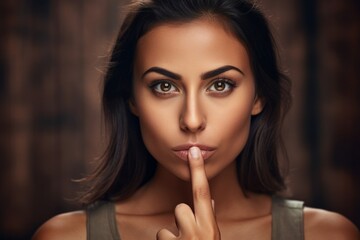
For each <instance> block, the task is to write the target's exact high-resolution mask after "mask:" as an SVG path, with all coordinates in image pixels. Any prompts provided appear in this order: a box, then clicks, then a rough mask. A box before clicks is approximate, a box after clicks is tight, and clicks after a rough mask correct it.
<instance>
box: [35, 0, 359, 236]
mask: <svg viewBox="0 0 360 240" xmlns="http://www.w3.org/2000/svg"><path fill="white" fill-rule="evenodd" d="M288 86H289V84H288V81H287V79H286V78H285V77H284V76H283V75H282V74H281V73H280V72H279V70H278V66H277V62H276V54H275V51H274V46H273V41H272V37H271V33H270V32H269V29H268V26H267V23H266V21H265V19H264V17H263V15H262V14H261V13H260V12H259V10H258V9H257V8H256V6H255V5H254V4H252V3H250V2H249V1H240V0H181V1H179V0H144V1H135V2H133V3H132V4H131V5H130V9H129V13H128V15H127V17H126V18H125V21H124V24H123V26H122V28H121V30H120V33H119V36H118V38H117V41H116V44H115V47H114V49H113V51H112V55H111V61H110V64H109V69H108V71H107V74H106V76H105V83H104V91H103V109H104V114H105V119H106V121H107V126H108V130H109V133H110V136H109V144H108V148H107V150H106V152H105V154H104V156H103V158H102V161H101V163H100V165H99V166H98V168H97V169H96V171H95V172H94V174H93V175H92V176H91V177H90V178H89V179H88V180H89V182H90V183H91V184H90V188H89V190H88V192H87V193H86V194H85V195H84V197H83V201H84V203H86V204H88V205H89V207H88V208H87V211H80V212H72V213H67V214H62V215H59V216H56V217H54V218H52V219H50V220H49V221H48V222H47V223H45V224H44V225H43V226H42V227H41V228H40V229H39V230H38V232H37V233H36V234H35V236H34V239H36V240H39V239H120V238H121V239H124V240H126V239H155V238H156V239H161V240H165V239H206V240H208V239H304V236H305V239H358V237H359V236H358V230H357V229H356V227H355V226H354V225H352V224H351V223H350V222H349V221H348V220H347V219H345V218H344V217H342V216H340V215H338V214H335V213H330V212H326V211H321V210H316V209H310V208H305V209H303V206H302V203H301V202H297V201H287V200H283V199H281V198H278V197H274V196H275V195H274V194H275V193H277V192H279V191H280V190H283V189H284V181H283V178H282V176H281V174H280V170H279V166H278V151H277V150H278V148H281V141H280V136H279V130H280V126H281V122H282V119H283V116H284V114H285V112H286V111H287V108H288V105H289V102H290V99H289V88H288Z"/></svg>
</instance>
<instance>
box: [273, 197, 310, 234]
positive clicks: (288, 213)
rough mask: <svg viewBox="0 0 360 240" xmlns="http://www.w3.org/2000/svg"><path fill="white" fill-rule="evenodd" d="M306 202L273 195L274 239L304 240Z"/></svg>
mask: <svg viewBox="0 0 360 240" xmlns="http://www.w3.org/2000/svg"><path fill="white" fill-rule="evenodd" d="M303 209H304V202H302V201H295V200H287V199H283V198H281V197H278V196H273V197H272V236H271V239H272V240H288V239H292V240H304V211H303Z"/></svg>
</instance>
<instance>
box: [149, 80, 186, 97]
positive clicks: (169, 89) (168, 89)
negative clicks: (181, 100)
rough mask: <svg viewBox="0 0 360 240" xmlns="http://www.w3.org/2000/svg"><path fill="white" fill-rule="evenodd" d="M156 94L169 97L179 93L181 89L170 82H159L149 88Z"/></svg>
mask: <svg viewBox="0 0 360 240" xmlns="http://www.w3.org/2000/svg"><path fill="white" fill-rule="evenodd" d="M149 87H150V88H151V89H152V91H153V92H154V93H156V94H161V95H168V94H173V93H176V92H179V89H178V88H177V87H176V86H175V85H174V84H172V83H171V82H169V81H165V80H159V81H155V82H153V83H152V84H150V86H149Z"/></svg>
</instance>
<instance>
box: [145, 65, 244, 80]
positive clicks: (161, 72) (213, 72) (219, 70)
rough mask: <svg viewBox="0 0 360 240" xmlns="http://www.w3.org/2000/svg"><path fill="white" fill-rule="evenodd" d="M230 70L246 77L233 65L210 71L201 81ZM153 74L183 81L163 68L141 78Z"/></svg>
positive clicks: (152, 68)
mask: <svg viewBox="0 0 360 240" xmlns="http://www.w3.org/2000/svg"><path fill="white" fill-rule="evenodd" d="M230 70H235V71H237V72H239V73H241V74H242V75H245V74H244V72H243V71H241V70H240V69H239V68H237V67H234V66H231V65H225V66H222V67H219V68H216V69H214V70H211V71H208V72H205V73H203V74H201V79H202V80H206V79H209V78H212V77H215V76H217V75H220V74H222V73H224V72H227V71H230ZM151 72H155V73H159V74H161V75H164V76H166V77H169V78H171V79H174V80H181V75H180V74H177V73H174V72H171V71H169V70H166V69H165V68H161V67H151V68H149V69H148V70H146V71H145V72H144V73H143V75H142V76H141V78H144V77H145V75H146V74H149V73H151Z"/></svg>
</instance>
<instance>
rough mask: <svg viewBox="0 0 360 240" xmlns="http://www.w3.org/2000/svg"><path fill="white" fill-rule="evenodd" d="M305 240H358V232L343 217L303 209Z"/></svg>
mask: <svg viewBox="0 0 360 240" xmlns="http://www.w3.org/2000/svg"><path fill="white" fill-rule="evenodd" d="M304 228H305V239H306V240H311V239H326V240H332V239H336V240H359V239H360V235H359V230H358V229H357V228H356V226H355V225H354V224H353V223H352V222H350V221H349V220H348V219H347V218H345V217H344V216H342V215H340V214H338V213H334V212H329V211H325V210H321V209H315V208H305V209H304Z"/></svg>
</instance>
